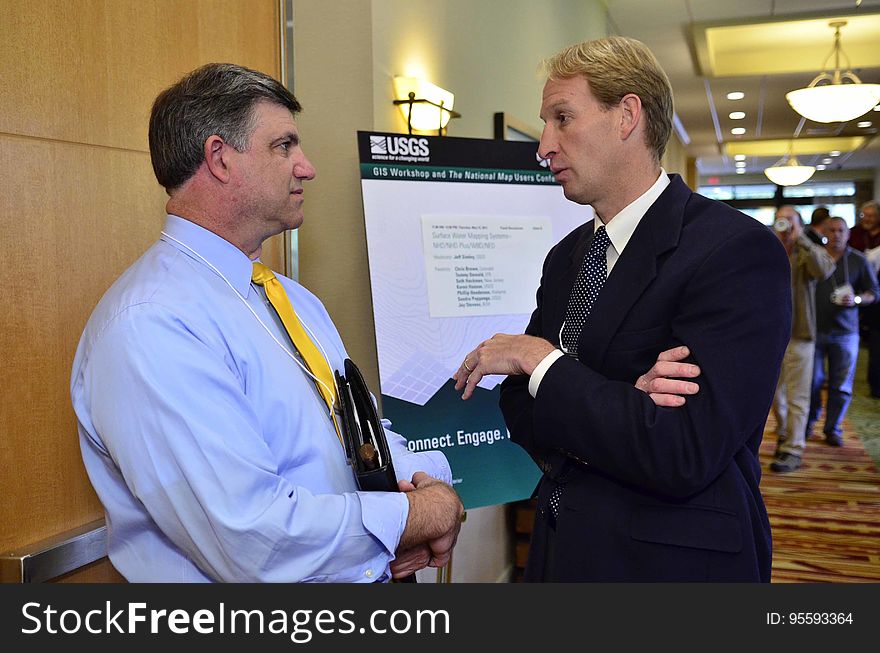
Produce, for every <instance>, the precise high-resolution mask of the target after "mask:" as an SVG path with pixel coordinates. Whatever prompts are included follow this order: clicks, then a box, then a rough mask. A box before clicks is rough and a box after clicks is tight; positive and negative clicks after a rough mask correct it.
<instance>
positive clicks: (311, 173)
mask: <svg viewBox="0 0 880 653" xmlns="http://www.w3.org/2000/svg"><path fill="white" fill-rule="evenodd" d="M315 174H316V170H315V166H313V165H312V162H311V161H309V160H308V158H306V156H305V155H303V157H302V160H300V161H298V162H297V163H296V165H294V166H293V176H294V177H296V178H297V179H303V180H305V181H308V180H311V179H314V178H315Z"/></svg>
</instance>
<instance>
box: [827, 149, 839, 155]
mask: <svg viewBox="0 0 880 653" xmlns="http://www.w3.org/2000/svg"><path fill="white" fill-rule="evenodd" d="M828 156H840V150H831V151H830V152H829V153H828Z"/></svg>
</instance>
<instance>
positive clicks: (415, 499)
mask: <svg viewBox="0 0 880 653" xmlns="http://www.w3.org/2000/svg"><path fill="white" fill-rule="evenodd" d="M398 487H399V488H400V490H401V491H402V492H406V496H407V499H408V500H409V516H408V517H407V519H406V527H405V528H404V531H403V535H401V537H400V543H399V544H398V548H397V551H396V556H397V558H396V559H395V560H394V561H393V562H392V563H391V573H392V575H393V576H394V577H395V578H399V577H401V576H407V575H409V574H410V573H412V572H413V571H417V570H418V569H422V568H423V567H425V566H431V567H442V566H443V565H445V564H446V563H447V562H449V558H450V556H451V555H452V549H453V547H454V546H455V543H456V541H457V540H458V532H459V530H460V529H461V518H462V515H463V514H464V506H462V505H461V500H460V499H459V498H458V495H457V494H456V493H455V490H453V489H452V487H451V486H449V485H447V484H446V483H444V482H443V481H439V480H437V479H436V478H433V477H431V476H428V475H427V474H425V473H424V472H416V473H415V474H413V478H412V482H409V481H399V482H398Z"/></svg>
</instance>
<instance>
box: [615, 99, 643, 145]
mask: <svg viewBox="0 0 880 653" xmlns="http://www.w3.org/2000/svg"><path fill="white" fill-rule="evenodd" d="M620 108H621V119H620V138H621V140H624V141H625V140H626V139H628V138H629V137H630V136H631V135H632V133H633V131H635V128H636V127H638V125H639V122H641V119H642V100H641V98H640V97H639V96H638V95H636V94H635V93H628V94H627V95H624V96H623V98H621V100H620Z"/></svg>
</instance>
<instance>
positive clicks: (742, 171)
mask: <svg viewBox="0 0 880 653" xmlns="http://www.w3.org/2000/svg"><path fill="white" fill-rule="evenodd" d="M736 174H738V175H744V174H746V169H745V168H737V169H736Z"/></svg>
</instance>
